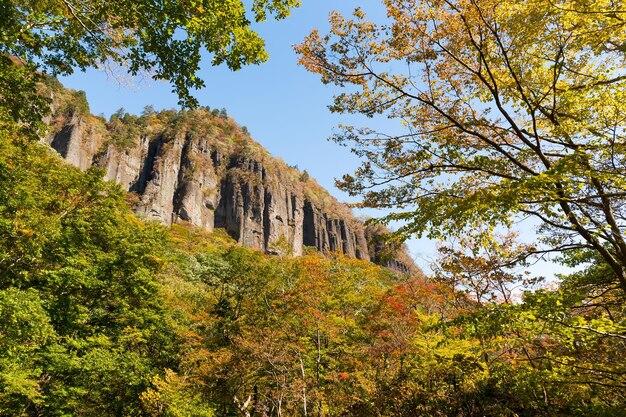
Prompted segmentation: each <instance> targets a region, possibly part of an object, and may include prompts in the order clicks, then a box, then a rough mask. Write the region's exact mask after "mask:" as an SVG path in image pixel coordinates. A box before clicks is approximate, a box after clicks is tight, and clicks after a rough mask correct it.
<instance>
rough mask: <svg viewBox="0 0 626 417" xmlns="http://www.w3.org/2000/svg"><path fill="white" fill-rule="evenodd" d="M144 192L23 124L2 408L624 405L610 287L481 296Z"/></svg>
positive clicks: (11, 191)
mask: <svg viewBox="0 0 626 417" xmlns="http://www.w3.org/2000/svg"><path fill="white" fill-rule="evenodd" d="M125 198H126V197H125V193H124V192H123V191H122V190H121V189H120V188H119V186H117V185H115V184H114V183H112V182H107V181H103V180H102V173H101V172H99V171H98V170H97V169H90V170H88V171H87V172H81V171H80V170H78V169H76V168H73V167H70V166H68V165H67V164H65V163H64V162H63V161H62V160H61V159H60V158H59V157H58V155H56V154H55V153H54V152H52V151H51V150H50V149H49V148H47V147H45V146H43V145H40V144H36V143H32V142H27V141H23V140H21V139H19V135H17V134H16V133H15V132H11V131H7V130H3V132H2V137H1V138H0V218H1V219H2V220H1V222H0V236H1V238H0V269H1V270H0V326H1V327H0V329H1V331H0V346H1V349H0V415H3V416H42V415H45V416H98V417H103V416H253V415H254V416H263V415H268V416H305V415H315V416H346V415H353V416H416V415H418V416H419V415H421V416H454V415H456V416H479V415H480V416H484V415H489V416H515V415H518V416H521V415H523V416H536V415H546V416H548V415H568V416H569V415H572V416H573V415H581V416H582V415H607V416H609V415H610V416H615V415H621V413H622V412H623V403H624V388H623V387H624V383H625V382H626V381H624V377H623V375H624V372H626V369H624V363H623V361H622V360H621V359H620V358H622V357H623V351H624V350H623V349H624V347H623V339H622V337H620V335H619V334H620V332H621V331H622V327H621V326H622V324H621V323H623V318H622V317H623V313H622V308H621V306H622V305H623V303H622V302H621V301H620V299H619V298H618V297H617V296H613V295H611V292H610V291H607V292H604V294H602V295H599V296H598V297H597V298H596V299H595V301H594V302H589V301H585V302H584V303H583V304H581V300H582V296H580V295H578V291H577V290H575V289H574V290H572V289H570V290H568V291H566V290H567V286H565V287H564V288H565V290H560V291H541V292H537V293H535V294H529V295H528V296H527V298H526V300H525V303H523V304H517V305H512V304H493V303H491V304H486V305H483V306H482V307H480V306H479V305H478V304H477V303H476V302H472V301H470V300H469V298H468V297H467V296H466V295H465V293H463V292H458V291H454V290H453V289H452V288H451V287H449V286H448V285H447V284H445V283H439V282H437V281H436V280H433V279H427V278H425V277H423V276H421V275H415V276H404V277H400V276H397V275H395V274H394V273H392V272H390V271H389V270H387V269H385V268H382V267H379V266H376V265H374V264H372V263H369V262H365V261H360V260H355V259H346V258H343V257H341V256H331V257H323V256H321V255H320V254H318V253H314V252H312V253H307V254H305V256H303V257H300V258H290V257H280V256H268V255H265V254H263V253H261V252H259V251H254V250H251V249H246V248H242V247H240V246H238V245H236V244H235V242H233V241H232V240H231V238H230V237H228V236H227V235H226V234H225V233H223V232H221V231H219V230H217V231H216V232H215V233H213V234H207V233H204V232H201V231H199V230H196V229H193V228H188V227H183V226H177V225H175V226H173V227H171V228H165V227H163V226H160V225H157V224H152V223H144V222H141V221H139V220H137V219H136V218H135V216H134V215H133V213H132V211H131V210H130V208H129V207H128V206H127V204H126V202H125ZM577 279H579V280H582V281H584V277H582V276H579V277H577ZM572 280H573V278H572ZM572 282H573V281H572ZM574 288H577V287H574ZM597 306H600V307H597ZM605 311H610V313H611V315H612V316H611V317H612V320H609V319H608V318H606V316H605V313H604V312H605Z"/></svg>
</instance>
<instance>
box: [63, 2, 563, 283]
mask: <svg viewBox="0 0 626 417" xmlns="http://www.w3.org/2000/svg"><path fill="white" fill-rule="evenodd" d="M357 6H360V7H362V8H363V9H364V10H366V11H367V12H368V14H369V15H370V17H372V18H374V20H377V19H380V18H384V11H383V9H382V6H381V5H380V3H379V2H378V1H377V0H366V1H359V2H356V1H353V0H342V1H330V0H303V5H302V6H301V7H300V8H299V9H295V10H294V11H293V12H292V15H291V16H290V17H289V18H287V19H285V20H283V21H278V22H276V21H268V22H264V23H262V24H259V25H256V26H255V29H256V30H257V31H258V32H259V33H260V35H261V36H262V37H263V38H264V39H265V41H266V48H267V50H268V52H269V54H270V59H269V61H268V62H266V63H265V64H262V65H259V66H250V67H246V68H244V69H242V70H240V71H238V72H231V71H229V70H228V69H226V68H221V67H212V66H210V65H208V64H207V65H205V66H204V68H203V70H202V72H201V73H200V76H201V78H203V79H204V80H205V82H206V88H205V89H203V90H202V91H198V92H196V97H197V98H198V100H199V102H200V104H201V105H208V106H210V107H211V108H222V107H224V108H226V109H227V110H228V113H229V115H231V116H232V117H233V118H234V119H235V120H236V121H237V122H238V123H239V124H240V125H245V126H247V127H248V129H249V130H250V132H251V134H252V137H253V138H254V139H255V140H256V141H258V142H260V143H261V144H262V145H263V146H265V148H267V149H268V150H269V151H270V153H272V155H274V156H277V157H280V158H282V159H284V160H285V161H286V162H287V163H288V164H290V165H297V166H298V167H299V168H300V169H301V170H304V169H306V170H307V171H308V172H309V174H310V175H311V176H313V177H314V178H316V179H317V181H318V182H319V183H320V184H321V185H322V186H324V187H325V188H326V189H328V190H329V191H330V193H331V194H333V195H334V196H335V197H337V198H338V199H339V200H340V201H348V196H347V195H346V194H344V193H342V192H341V191H339V190H338V189H337V188H335V186H334V179H335V178H338V177H340V176H341V175H342V174H344V173H348V172H351V171H352V170H353V169H354V168H355V167H356V166H357V165H358V161H357V159H356V157H354V156H353V155H352V154H351V153H350V152H349V150H348V149H347V148H344V147H340V146H339V145H337V144H335V143H333V142H329V141H328V140H327V138H328V137H329V136H330V135H331V134H332V133H333V129H334V128H335V127H336V126H337V125H338V124H339V123H342V122H343V123H346V116H343V115H336V114H332V113H330V111H329V110H328V109H327V106H328V104H330V103H331V99H332V96H333V94H334V93H337V92H338V89H337V88H336V87H333V86H325V85H323V84H322V83H321V82H320V81H319V77H318V76H317V75H315V74H311V73H308V72H307V71H306V70H305V69H304V68H303V67H300V66H298V65H297V56H296V54H295V53H294V51H293V45H294V44H297V43H300V42H301V41H302V39H303V38H304V37H305V36H306V35H307V34H308V33H310V31H311V30H312V29H314V28H318V29H320V31H321V32H322V33H324V32H325V31H326V29H327V28H328V22H327V20H328V13H329V12H330V11H331V10H339V11H341V12H344V13H346V14H349V13H350V12H351V11H352V10H353V9H354V8H355V7H357ZM207 62H208V60H207ZM61 81H62V82H63V83H64V84H65V85H66V86H67V87H70V88H73V89H77V90H84V91H85V92H86V93H87V98H88V100H89V103H90V107H91V112H92V113H94V114H101V113H103V114H104V115H105V116H107V117H108V116H109V115H111V114H112V113H113V112H115V111H116V110H117V109H119V108H120V107H124V108H125V109H126V111H127V112H130V113H134V114H138V113H140V112H141V110H142V109H143V107H144V106H146V105H152V106H154V107H155V108H156V109H164V108H177V107H178V106H177V101H178V100H177V97H176V96H175V95H174V94H172V93H171V87H170V85H169V84H167V83H164V82H157V81H153V80H147V81H145V82H134V85H133V83H131V85H128V83H127V82H122V83H121V84H120V82H119V80H116V79H115V78H114V77H111V76H110V75H107V73H105V72H103V71H98V70H90V71H88V72H87V73H76V74H74V75H72V76H70V77H64V78H62V79H61ZM348 122H349V123H355V122H356V124H364V125H368V126H371V127H380V125H381V124H385V125H386V126H385V127H388V126H389V123H390V122H389V121H388V120H375V119H373V120H372V119H365V120H362V121H361V120H358V119H357V120H355V118H350V120H349V121H348ZM360 122H361V123H360ZM352 201H354V200H352ZM367 214H368V215H375V213H374V212H368V213H367ZM408 245H409V250H410V252H411V255H412V256H413V257H414V258H415V259H416V261H417V263H418V264H419V265H420V266H421V267H422V268H424V269H425V270H428V264H429V262H430V260H431V259H432V258H433V257H434V256H435V254H436V244H435V242H431V241H428V240H425V239H422V240H417V239H414V240H411V241H409V242H408ZM548 269H552V268H548ZM547 272H548V271H544V273H547Z"/></svg>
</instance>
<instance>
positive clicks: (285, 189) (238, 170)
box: [47, 113, 410, 272]
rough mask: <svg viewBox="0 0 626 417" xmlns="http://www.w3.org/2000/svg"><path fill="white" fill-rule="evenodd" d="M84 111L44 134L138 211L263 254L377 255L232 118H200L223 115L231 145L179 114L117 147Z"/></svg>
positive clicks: (328, 202)
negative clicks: (178, 119)
mask: <svg viewBox="0 0 626 417" xmlns="http://www.w3.org/2000/svg"><path fill="white" fill-rule="evenodd" d="M203 115H205V114H204V113H203ZM196 116H197V114H196ZM205 116H207V117H209V118H210V114H208V113H207V114H206V115H205ZM197 119H198V117H196V119H194V120H196V121H197ZM89 120H90V122H89V123H88V122H87V121H86V120H83V119H81V118H80V117H71V119H70V120H69V121H68V122H67V124H66V125H65V126H64V127H62V128H61V129H60V130H58V131H57V133H56V134H53V135H51V136H50V137H49V138H47V142H48V143H49V144H50V145H51V146H52V147H53V148H54V149H56V150H57V151H58V152H59V153H60V154H61V155H62V156H63V157H64V158H65V159H66V160H67V161H68V162H69V163H71V164H73V165H75V166H78V167H80V168H81V169H83V170H85V169H87V168H89V167H90V166H92V165H96V166H98V167H101V168H102V169H104V172H105V177H106V178H107V179H109V180H113V181H116V182H117V183H119V184H120V185H121V186H122V187H123V188H124V189H126V190H128V191H130V192H133V193H136V194H137V196H138V199H137V200H138V203H137V204H136V206H135V211H136V213H137V214H138V215H139V216H140V217H144V218H146V219H154V220H158V221H161V222H163V223H165V224H172V223H178V222H187V223H190V224H192V225H194V226H197V227H199V228H202V229H204V230H207V231H212V230H213V229H214V228H224V229H225V230H226V231H227V232H228V234H230V235H231V236H232V237H233V238H234V239H236V240H237V241H238V242H239V243H241V244H242V245H244V246H247V247H251V248H257V249H260V250H263V251H266V252H269V253H290V254H292V255H295V256H299V255H301V254H302V253H303V248H304V247H306V246H309V247H313V248H316V249H317V250H319V251H322V252H340V253H343V254H345V255H346V256H348V257H353V258H359V259H365V260H370V259H377V253H375V247H372V246H371V245H370V247H369V248H368V240H367V239H366V234H365V227H364V225H363V223H362V222H360V221H358V220H357V219H355V218H354V216H352V215H351V213H350V212H349V210H347V209H345V208H343V206H342V205H341V204H339V203H338V202H337V201H335V200H334V199H332V197H330V196H329V195H328V194H327V193H326V192H325V191H320V187H319V186H317V185H316V187H317V188H316V192H317V198H316V197H315V196H316V194H315V193H312V192H310V190H309V191H307V190H308V189H310V187H312V184H313V183H312V182H311V181H310V180H309V179H308V177H303V174H302V173H300V172H299V171H297V170H295V169H293V168H291V167H288V166H287V165H286V164H284V163H278V162H277V161H276V160H275V159H274V158H272V157H270V156H269V155H267V152H266V151H264V150H262V151H259V149H262V148H260V146H259V145H258V144H255V143H254V142H253V141H252V140H251V139H250V138H249V137H247V136H246V135H244V134H243V133H242V132H241V131H240V130H239V129H238V128H236V129H235V130H233V128H232V127H233V126H234V127H236V125H235V124H234V122H232V121H223V120H221V121H220V120H217V119H215V118H214V119H212V121H211V120H207V121H206V123H207V125H208V126H210V125H211V123H217V124H220V123H221V124H222V125H224V124H225V123H226V124H228V125H225V126H226V128H224V129H225V130H224V131H226V132H229V133H230V134H231V135H237V139H236V140H239V141H243V142H242V143H243V144H244V146H243V147H240V148H234V147H233V146H232V143H233V139H232V138H229V137H227V136H225V135H224V134H216V133H215V130H211V129H208V128H207V129H205V130H202V132H209V133H207V134H197V129H196V130H195V131H194V130H193V129H192V128H191V127H190V126H189V125H188V124H185V123H182V124H180V123H179V124H178V125H176V126H175V128H172V126H171V125H168V126H161V125H157V128H155V129H152V130H150V129H148V128H147V127H146V126H145V125H142V126H143V127H144V128H142V129H135V130H133V132H134V134H136V137H130V138H126V139H125V140H124V145H123V146H119V145H116V144H114V143H113V142H112V141H110V140H108V139H107V137H106V135H107V133H106V132H107V128H106V127H105V126H103V124H104V123H103V121H102V120H96V119H95V118H93V117H91V119H89ZM200 120H202V119H201V118H200ZM94 123H96V124H97V123H99V124H100V126H99V128H98V129H96V128H94V127H93V125H94ZM90 126H91V127H90ZM228 126H230V127H228ZM98 132H101V133H98ZM102 132H104V133H102ZM211 132H212V133H211ZM220 132H222V133H223V131H220ZM225 143H230V145H229V146H226V145H225ZM250 147H256V148H254V149H256V152H250V151H249V148H250ZM246 149H248V150H247V151H246ZM320 194H321V197H320ZM372 248H374V252H373V251H372ZM396 263H398V262H397V261H396V262H395V263H393V264H389V266H393V267H394V268H395V269H397V270H399V271H403V272H404V271H407V270H408V269H409V267H410V265H405V264H404V263H402V262H399V263H398V265H396Z"/></svg>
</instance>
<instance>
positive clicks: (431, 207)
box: [296, 0, 626, 291]
mask: <svg viewBox="0 0 626 417" xmlns="http://www.w3.org/2000/svg"><path fill="white" fill-rule="evenodd" d="M384 4H385V6H386V9H387V15H388V20H387V21H386V22H385V23H384V24H376V23H373V22H371V21H368V20H366V18H365V14H364V13H363V12H362V11H361V10H359V9H357V10H356V11H355V12H354V16H353V17H352V18H351V19H346V18H344V17H343V16H341V15H339V14H337V13H334V14H332V16H331V18H330V22H331V30H330V33H329V34H328V35H325V36H321V35H319V33H318V32H317V31H313V32H312V33H311V34H310V35H309V36H308V37H307V38H306V40H305V41H304V42H303V43H302V44H301V45H299V46H298V47H297V48H296V49H297V51H298V52H299V54H300V55H301V58H300V62H301V63H302V64H303V65H304V66H305V67H306V68H307V69H308V70H310V71H313V72H316V73H319V74H320V75H321V76H322V81H323V82H324V83H334V84H337V85H339V86H346V87H348V86H350V87H351V89H350V90H347V91H345V92H343V93H341V94H339V95H337V96H336V97H335V99H334V104H333V105H332V106H331V109H332V110H333V111H335V112H341V113H358V114H363V115H366V116H368V117H374V116H378V115H385V116H387V117H389V118H391V119H394V120H397V121H399V122H400V123H401V124H402V125H403V126H404V129H403V130H402V131H401V132H400V133H397V132H396V133H391V134H385V133H383V132H378V131H375V130H373V129H368V128H355V127H352V126H347V127H345V128H344V129H343V132H342V133H340V134H338V135H336V136H335V137H334V139H335V140H336V141H337V142H339V143H341V144H350V145H351V147H352V149H353V151H354V152H355V153H356V154H357V155H358V156H360V157H362V158H363V159H364V162H363V164H362V166H361V167H360V168H359V169H357V170H356V172H355V173H354V174H353V175H346V176H344V177H343V180H341V181H339V184H340V186H341V187H342V188H343V189H344V190H347V191H349V192H350V193H351V194H352V195H361V196H363V203H362V204H363V205H364V206H366V207H376V208H392V209H395V212H394V213H392V214H390V215H388V216H386V218H385V220H386V221H392V220H404V221H406V224H405V225H404V226H403V227H401V228H400V229H399V230H398V233H399V234H401V235H403V236H408V235H410V234H414V233H417V234H418V235H421V234H423V233H427V234H428V236H429V237H432V238H437V237H442V236H446V235H448V236H450V235H452V236H455V235H456V236H458V235H461V234H462V233H464V232H467V231H468V230H471V229H473V228H475V227H476V226H487V227H485V229H484V230H488V229H489V227H490V226H498V225H504V226H505V227H508V226H510V225H511V224H512V222H513V221H514V220H519V219H520V218H531V219H534V220H533V221H534V222H536V224H537V223H538V224H539V225H540V226H539V228H538V232H539V234H540V236H542V245H540V246H538V247H537V248H536V249H533V250H530V249H529V250H528V251H527V252H526V253H525V254H524V255H525V256H531V255H543V254H546V253H551V252H557V253H562V252H564V251H565V252H567V251H576V250H592V251H594V252H597V253H598V254H599V255H600V256H601V258H602V259H603V260H604V262H606V264H607V265H609V267H610V269H611V271H612V274H613V276H614V281H615V282H617V283H619V285H620V286H621V288H622V290H623V291H626V240H625V237H624V229H625V228H626V217H625V216H626V207H625V206H624V196H626V194H625V191H626V177H625V176H624V168H625V166H624V162H625V157H626V155H625V152H626V149H625V147H624V139H625V137H624V127H625V124H624V121H625V116H626V97H625V94H626V93H625V92H626V89H625V87H626V75H625V74H624V58H625V54H624V51H625V50H626V47H625V45H626V42H625V41H626V30H625V29H626V26H625V22H626V21H625V20H624V18H625V17H626V4H624V2H623V1H613V2H609V1H599V2H588V1H583V0H556V1H551V2H544V1H538V0H531V1H526V2H517V1H507V0H505V1H501V0H431V1H417V2H415V1H408V0H407V1H404V0H386V1H385V2H384ZM533 221H531V224H532V222H533Z"/></svg>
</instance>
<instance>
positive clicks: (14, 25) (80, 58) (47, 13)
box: [0, 0, 299, 130]
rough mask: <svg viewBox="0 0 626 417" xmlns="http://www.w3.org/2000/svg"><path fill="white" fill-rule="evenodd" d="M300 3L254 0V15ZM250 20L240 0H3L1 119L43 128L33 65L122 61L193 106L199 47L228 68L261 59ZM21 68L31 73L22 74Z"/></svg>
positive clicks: (66, 68) (281, 13) (65, 69)
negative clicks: (166, 85) (167, 86)
mask: <svg viewBox="0 0 626 417" xmlns="http://www.w3.org/2000/svg"><path fill="white" fill-rule="evenodd" d="M298 4H299V0H255V1H254V3H253V6H252V15H253V19H254V20H255V21H257V22H258V21H263V20H266V19H267V17H268V16H274V17H276V18H278V19H281V18H284V17H286V16H288V15H289V12H290V10H291V8H293V7H296V6H298ZM250 24H251V20H250V19H249V17H248V14H247V13H246V7H245V5H244V3H243V1H242V0H223V1H209V0H191V1H184V2H183V1H161V0H157V1H130V0H122V1H92V0H27V1H14V0H8V1H3V2H2V4H0V33H2V38H1V41H0V86H2V91H3V93H2V95H0V121H1V122H10V121H11V120H17V121H19V122H22V123H26V124H27V125H29V126H31V127H33V128H35V130H36V128H38V127H39V128H40V127H41V126H35V125H36V123H37V121H38V120H39V119H41V115H42V109H45V106H42V105H41V103H35V105H33V104H32V103H33V98H32V97H29V96H28V94H29V93H31V92H32V91H33V88H32V85H31V84H32V80H33V79H34V78H35V77H36V75H35V71H43V72H46V73H49V74H52V75H67V74H71V73H72V72H73V71H75V70H76V69H80V70H85V69H86V68H88V67H94V66H106V65H111V64H113V65H122V66H124V67H126V68H127V69H128V70H129V72H130V73H131V74H132V75H136V74H138V73H141V72H147V73H149V74H150V75H151V76H152V77H153V78H155V79H162V80H168V81H171V82H172V84H173V89H174V91H175V92H176V93H177V94H178V96H179V98H180V103H181V104H182V105H191V106H194V105H196V104H197V103H196V100H195V99H194V98H193V97H192V96H191V94H190V91H191V90H193V89H197V88H201V87H203V86H204V82H203V81H202V79H201V78H199V77H198V76H197V73H198V71H199V70H200V61H201V58H202V54H201V53H202V51H203V50H204V51H208V52H209V53H210V54H211V56H212V61H211V62H212V64H213V65H220V64H226V65H227V66H228V68H230V69H232V70H237V69H239V68H241V67H242V66H243V65H246V64H258V63H261V62H263V61H265V60H267V58H268V54H267V52H266V51H265V47H264V41H263V39H262V38H261V37H260V36H259V35H258V34H257V33H256V32H255V31H254V30H253V29H252V28H251V27H250ZM11 58H13V59H11ZM12 61H13V62H12ZM15 61H19V64H20V65H18V66H16V65H15ZM24 68H25V70H26V71H24ZM24 72H26V74H30V77H26V78H25V79H21V78H24ZM18 86H20V89H18V90H16V88H17V87H18ZM10 87H13V88H10ZM5 91H8V92H9V93H5ZM20 91H21V94H16V93H17V92H20ZM14 93H15V94H14ZM7 113H8V114H7ZM31 130H32V129H31Z"/></svg>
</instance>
